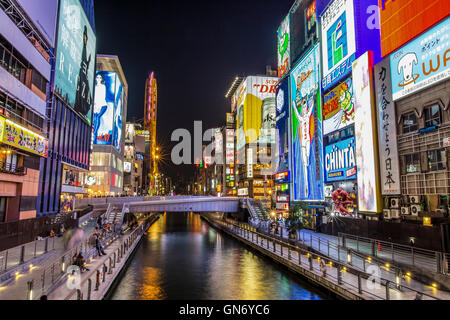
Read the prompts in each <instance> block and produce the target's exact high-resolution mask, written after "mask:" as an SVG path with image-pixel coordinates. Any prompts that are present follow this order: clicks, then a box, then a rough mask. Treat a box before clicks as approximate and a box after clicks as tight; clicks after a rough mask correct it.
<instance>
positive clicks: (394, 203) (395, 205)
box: [390, 198, 400, 209]
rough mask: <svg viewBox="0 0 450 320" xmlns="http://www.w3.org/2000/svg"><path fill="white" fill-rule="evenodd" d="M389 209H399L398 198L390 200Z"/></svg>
mask: <svg viewBox="0 0 450 320" xmlns="http://www.w3.org/2000/svg"><path fill="white" fill-rule="evenodd" d="M390 203H391V208H392V209H399V208H400V199H399V198H391V201H390Z"/></svg>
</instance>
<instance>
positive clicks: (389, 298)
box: [386, 281, 391, 300]
mask: <svg viewBox="0 0 450 320" xmlns="http://www.w3.org/2000/svg"><path fill="white" fill-rule="evenodd" d="M386 300H391V293H390V292H389V281H386Z"/></svg>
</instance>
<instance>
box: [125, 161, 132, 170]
mask: <svg viewBox="0 0 450 320" xmlns="http://www.w3.org/2000/svg"><path fill="white" fill-rule="evenodd" d="M131 167H132V165H131V162H127V161H125V162H124V163H123V172H125V173H131Z"/></svg>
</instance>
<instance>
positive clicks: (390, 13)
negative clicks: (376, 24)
mask: <svg viewBox="0 0 450 320" xmlns="http://www.w3.org/2000/svg"><path fill="white" fill-rule="evenodd" d="M379 7H380V25H381V48H382V53H383V56H386V55H388V54H390V53H391V52H393V51H395V50H397V49H398V48H400V47H401V46H403V45H404V44H405V43H407V42H408V41H411V40H412V39H414V37H416V36H418V35H419V34H421V33H422V32H423V31H425V30H427V29H428V28H430V27H432V26H433V25H435V24H436V23H438V22H439V21H441V20H442V19H444V18H445V17H447V16H448V15H449V14H450V2H449V1H442V0H427V1H415V0H395V1H394V0H379Z"/></svg>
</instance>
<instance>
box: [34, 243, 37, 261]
mask: <svg viewBox="0 0 450 320" xmlns="http://www.w3.org/2000/svg"><path fill="white" fill-rule="evenodd" d="M36 255H37V241H35V242H34V257H35V258H36Z"/></svg>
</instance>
